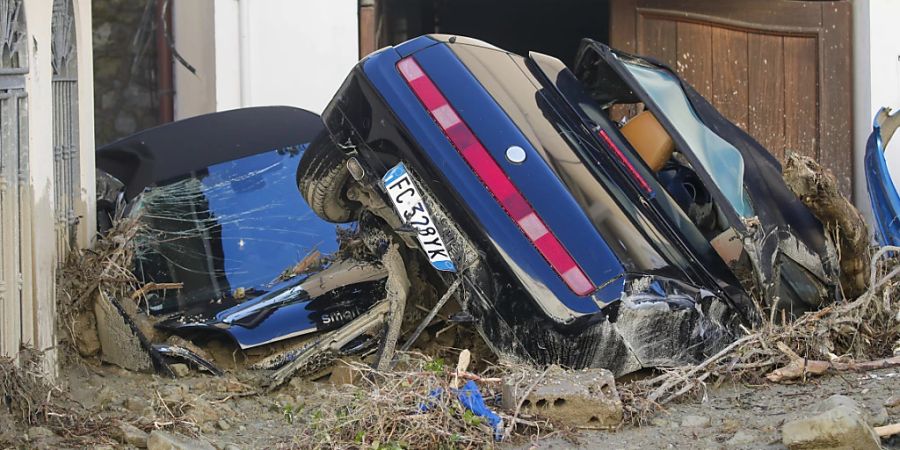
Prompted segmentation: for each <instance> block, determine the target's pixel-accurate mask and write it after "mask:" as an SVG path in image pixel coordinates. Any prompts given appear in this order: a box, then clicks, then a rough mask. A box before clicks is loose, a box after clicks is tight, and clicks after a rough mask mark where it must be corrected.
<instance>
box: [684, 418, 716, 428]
mask: <svg viewBox="0 0 900 450" xmlns="http://www.w3.org/2000/svg"><path fill="white" fill-rule="evenodd" d="M709 423H710V420H709V417H706V416H684V417H682V418H681V426H682V427H684V428H707V427H709Z"/></svg>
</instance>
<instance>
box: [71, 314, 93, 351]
mask: <svg viewBox="0 0 900 450" xmlns="http://www.w3.org/2000/svg"><path fill="white" fill-rule="evenodd" d="M72 328H73V329H74V330H75V348H76V349H78V353H79V354H81V356H85V357H87V356H94V355H96V354H97V353H100V337H99V336H98V335H97V319H96V318H95V317H94V312H93V311H81V312H79V313H78V314H77V315H75V323H74V324H73V326H72Z"/></svg>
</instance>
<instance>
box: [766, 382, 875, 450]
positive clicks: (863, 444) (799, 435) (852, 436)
mask: <svg viewBox="0 0 900 450" xmlns="http://www.w3.org/2000/svg"><path fill="white" fill-rule="evenodd" d="M820 409H821V410H823V411H824V412H821V413H820V414H818V415H815V416H812V417H807V418H803V419H798V420H794V421H791V422H787V423H785V424H784V427H783V428H782V443H783V444H784V445H785V446H786V447H788V448H789V449H792V450H793V449H846V450H869V449H872V450H875V449H880V448H881V443H880V440H879V438H878V435H877V434H876V433H875V430H873V429H872V427H871V426H869V424H868V423H866V416H865V414H864V413H863V410H862V408H861V407H860V405H859V404H857V403H856V402H854V401H853V400H852V399H850V398H848V397H845V396H842V395H835V396H832V397H830V398H829V399H827V400H825V402H823V403H822V405H820Z"/></svg>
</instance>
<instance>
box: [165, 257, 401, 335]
mask: <svg viewBox="0 0 900 450" xmlns="http://www.w3.org/2000/svg"><path fill="white" fill-rule="evenodd" d="M385 276H386V271H385V270H384V268H382V267H381V266H378V265H375V264H372V263H364V262H360V261H353V260H341V261H338V262H335V263H333V264H331V265H330V266H329V267H327V268H326V269H323V270H321V271H319V272H316V273H313V274H311V275H308V276H301V277H296V278H294V279H291V280H289V281H286V282H283V283H280V284H278V285H276V286H274V287H273V288H272V289H271V290H270V291H268V292H265V293H262V294H261V295H258V296H257V297H255V298H253V299H250V300H247V301H244V302H242V303H239V304H236V305H234V306H231V307H228V308H225V309H222V310H216V309H214V308H209V307H208V306H207V307H204V308H195V309H194V310H195V311H198V312H196V313H193V314H192V313H190V312H187V313H184V314H179V315H176V316H174V317H171V318H168V319H167V320H165V321H162V322H160V323H158V324H157V327H159V328H162V329H165V330H169V331H172V332H176V333H179V334H185V333H196V332H198V331H214V332H220V333H225V334H227V335H228V336H230V337H231V338H232V339H233V340H234V341H235V342H236V343H237V344H238V345H239V346H240V347H241V348H244V349H247V348H252V347H257V346H260V345H265V344H269V343H272V342H276V341H280V340H284V339H289V338H292V337H297V336H301V335H304V334H309V333H315V332H321V331H329V330H333V329H335V328H339V327H341V326H342V325H344V324H346V323H347V322H350V321H351V320H353V319H354V318H356V317H358V316H359V315H361V314H362V313H364V312H365V311H367V310H368V309H369V308H370V307H372V305H374V304H375V302H377V301H378V300H379V299H381V298H382V297H383V296H384V290H385Z"/></svg>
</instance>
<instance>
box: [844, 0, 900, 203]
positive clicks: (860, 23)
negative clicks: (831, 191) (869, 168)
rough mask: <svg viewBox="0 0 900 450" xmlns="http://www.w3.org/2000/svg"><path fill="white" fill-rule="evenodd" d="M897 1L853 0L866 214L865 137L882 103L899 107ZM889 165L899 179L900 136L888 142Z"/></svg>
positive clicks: (856, 126) (858, 180) (858, 196)
mask: <svg viewBox="0 0 900 450" xmlns="http://www.w3.org/2000/svg"><path fill="white" fill-rule="evenodd" d="M898 24H900V1H898V0H857V1H855V2H854V3H853V28H854V30H853V31H854V32H853V40H854V43H853V60H854V61H853V65H854V74H853V76H854V92H853V96H854V102H853V103H854V104H853V114H854V123H853V131H854V137H853V141H854V156H855V158H854V178H855V181H854V183H855V187H854V193H855V200H856V204H857V206H858V207H859V208H860V209H862V210H863V211H864V212H865V213H866V214H867V215H869V214H870V213H869V211H870V210H871V207H870V205H869V197H868V193H867V190H866V178H865V167H864V165H863V164H864V161H863V158H864V156H865V148H866V140H867V139H868V137H869V134H870V133H871V132H872V119H873V118H874V116H875V112H876V111H878V109H879V108H881V107H882V106H890V107H892V108H894V109H898V108H900V39H898V32H897V30H898ZM889 150H890V151H893V153H894V154H893V155H891V154H890V153H889V156H888V158H887V160H888V165H889V166H890V167H891V174H892V176H893V178H894V179H895V180H898V181H900V136H897V139H896V140H894V141H893V142H892V143H891V146H890V148H889Z"/></svg>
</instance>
